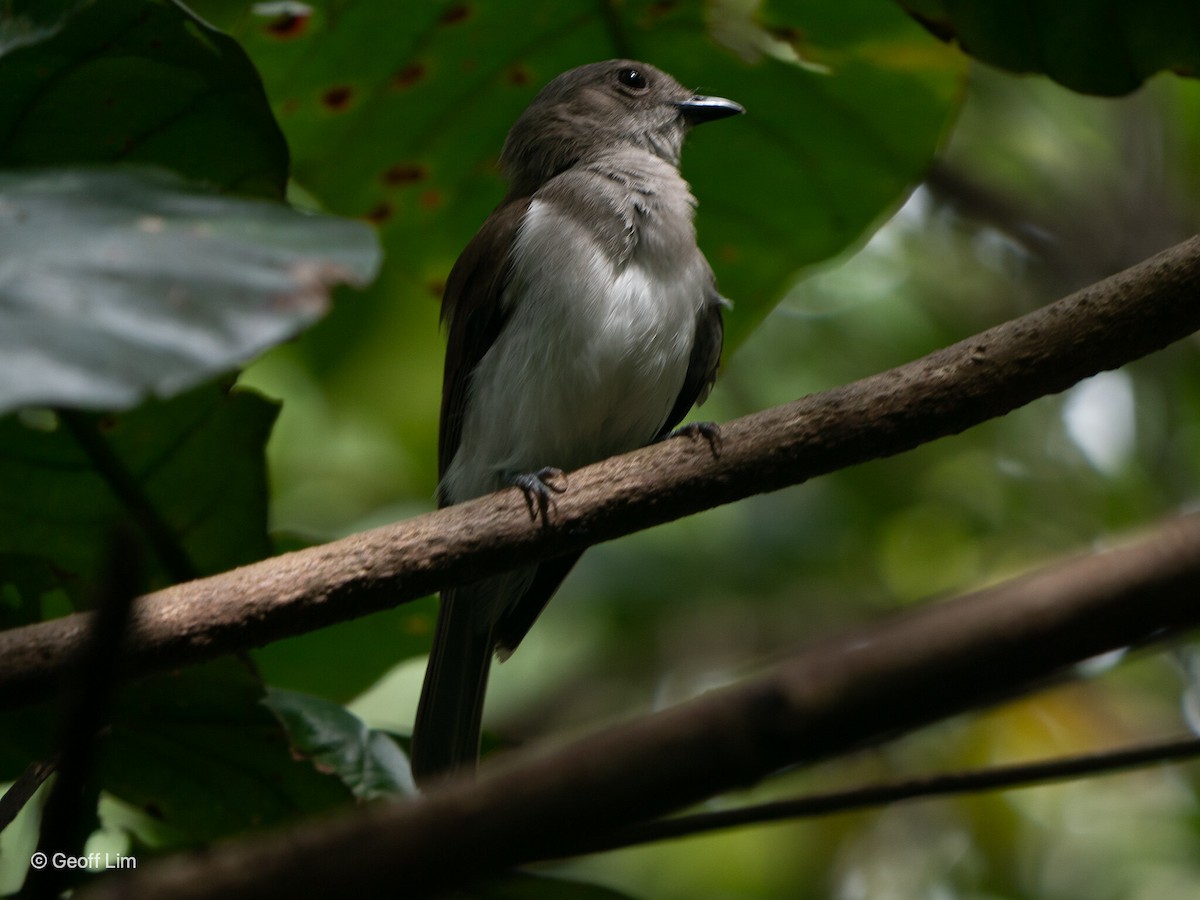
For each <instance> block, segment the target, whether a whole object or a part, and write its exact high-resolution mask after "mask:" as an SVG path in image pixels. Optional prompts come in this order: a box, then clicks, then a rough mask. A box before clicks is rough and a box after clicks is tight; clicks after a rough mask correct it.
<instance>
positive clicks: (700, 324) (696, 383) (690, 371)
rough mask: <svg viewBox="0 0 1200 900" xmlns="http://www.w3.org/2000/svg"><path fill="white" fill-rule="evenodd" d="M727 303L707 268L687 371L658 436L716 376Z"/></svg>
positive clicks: (704, 392)
mask: <svg viewBox="0 0 1200 900" xmlns="http://www.w3.org/2000/svg"><path fill="white" fill-rule="evenodd" d="M726 305H728V301H726V300H725V299H724V298H723V297H722V296H721V295H720V294H719V293H717V284H716V281H715V279H714V278H713V276H712V272H711V271H710V272H709V275H708V281H707V283H706V287H705V292H704V305H703V306H702V307H701V308H700V312H699V313H698V314H697V317H696V340H695V343H693V344H692V355H691V357H690V358H689V359H688V367H687V374H686V375H684V377H683V387H682V388H680V391H679V396H678V397H676V398H675V405H674V406H673V407H671V412H670V414H668V416H667V421H666V422H665V423H664V424H663V427H662V430H661V431H660V432H659V433H658V437H659V438H663V437H666V436H667V435H668V434H670V433H671V430H672V429H673V428H674V427H675V426H676V425H678V424H679V423H680V422H682V421H683V417H684V416H686V415H687V414H688V410H689V409H691V408H692V407H693V406H697V405H699V404H701V403H703V402H704V401H705V400H706V399H707V398H708V392H709V391H710V390H712V386H713V382H714V381H716V379H717V367H718V366H719V365H720V363H721V347H722V345H723V344H724V342H725V324H724V322H722V320H721V307H723V306H726Z"/></svg>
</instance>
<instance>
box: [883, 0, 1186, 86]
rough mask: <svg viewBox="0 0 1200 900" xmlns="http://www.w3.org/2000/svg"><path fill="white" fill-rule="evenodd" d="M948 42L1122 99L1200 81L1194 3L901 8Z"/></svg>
mask: <svg viewBox="0 0 1200 900" xmlns="http://www.w3.org/2000/svg"><path fill="white" fill-rule="evenodd" d="M899 3H900V5H901V6H903V7H904V8H905V9H907V10H908V11H909V13H910V14H911V15H912V17H913V18H914V19H916V20H917V21H918V22H921V23H922V24H923V25H924V26H925V27H926V28H928V29H929V31H930V32H931V33H932V34H934V35H936V36H937V37H939V38H941V39H942V40H944V41H951V42H954V43H957V44H959V45H960V46H961V47H962V49H963V50H964V51H965V52H967V53H969V54H971V55H972V56H974V57H976V58H978V59H981V60H983V61H984V62H987V63H991V64H992V65H994V66H999V67H1000V68H1002V69H1008V70H1009V71H1012V72H1038V73H1041V74H1043V75H1049V76H1050V77H1051V78H1053V79H1054V80H1055V81H1057V82H1059V83H1060V84H1063V85H1065V86H1066V87H1069V88H1071V89H1072V90H1074V91H1079V92H1081V93H1085V94H1104V95H1108V96H1116V95H1119V94H1127V93H1129V92H1130V91H1132V90H1134V89H1136V88H1137V87H1138V86H1139V85H1141V83H1142V82H1143V81H1145V80H1146V79H1147V78H1149V77H1150V76H1151V75H1154V74H1156V73H1157V72H1162V71H1174V72H1176V73H1177V74H1181V75H1190V76H1192V77H1196V76H1197V75H1198V74H1200V16H1197V14H1196V4H1195V2H1194V0H1147V2H1142V3H1129V2H1127V0H1055V2H1052V3H1019V4H1015V3H1011V2H1008V0H970V2H967V0H899Z"/></svg>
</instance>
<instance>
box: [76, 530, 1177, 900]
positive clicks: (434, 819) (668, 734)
mask: <svg viewBox="0 0 1200 900" xmlns="http://www.w3.org/2000/svg"><path fill="white" fill-rule="evenodd" d="M1198 586H1200V516H1197V515H1193V516H1187V517H1183V518H1180V519H1177V520H1175V521H1172V522H1169V523H1167V524H1165V525H1164V526H1162V527H1160V528H1159V530H1158V531H1157V532H1156V533H1154V534H1152V535H1150V536H1149V537H1148V538H1145V539H1143V540H1142V541H1140V542H1138V543H1135V544H1132V545H1128V546H1124V547H1122V548H1118V549H1112V550H1109V551H1107V552H1102V553H1097V554H1094V555H1091V556H1085V557H1080V558H1076V559H1073V560H1070V561H1067V562H1065V563H1061V564H1059V565H1057V566H1054V567H1051V568H1048V569H1045V570H1042V571H1040V572H1035V573H1033V574H1031V575H1027V576H1025V577H1023V578H1019V579H1015V580H1013V581H1011V582H1008V583H1005V584H1002V585H999V586H996V587H993V588H990V589H987V590H984V591H979V592H976V593H974V594H970V595H967V596H964V597H961V598H959V599H957V600H953V601H949V602H945V603H939V604H930V605H928V606H925V607H920V608H917V609H914V610H911V611H909V612H907V613H904V614H900V615H896V616H893V617H891V618H890V619H888V620H885V621H883V622H880V623H877V624H875V625H872V626H869V627H866V628H860V629H857V630H854V631H852V632H850V633H848V634H846V635H844V636H842V637H840V638H835V639H832V640H824V641H822V642H821V643H820V644H818V645H815V646H812V647H809V648H808V649H807V650H804V651H802V652H800V653H798V654H797V655H796V656H795V657H793V659H792V660H791V661H789V662H787V663H786V664H784V665H782V666H780V667H778V668H776V669H775V670H774V671H772V672H771V673H770V674H768V675H766V676H765V677H761V678H758V679H754V680H751V681H748V682H746V683H743V684H739V685H735V686H733V687H730V688H726V689H723V690H719V691H714V692H712V693H709V694H707V695H704V696H702V697H699V698H697V699H695V700H693V701H691V702H688V703H684V704H681V705H679V706H677V707H674V708H672V709H668V710H666V711H664V712H661V713H657V714H654V715H651V716H647V717H645V718H642V719H638V720H635V721H632V722H629V723H626V724H624V725H621V726H618V727H616V728H611V729H608V730H606V731H603V732H600V733H598V734H595V735H592V736H589V737H587V738H585V739H583V740H580V741H578V742H576V743H574V744H571V745H569V746H567V747H565V748H563V749H561V750H558V751H557V752H552V753H551V752H543V753H542V754H540V755H539V754H536V753H514V754H512V755H511V756H509V757H507V758H505V757H501V758H500V760H499V761H498V762H495V763H492V764H491V765H487V764H485V765H484V767H483V769H482V770H481V774H480V780H479V781H477V782H470V781H465V782H464V781H457V782H452V783H449V784H447V785H446V786H445V787H443V788H441V789H439V790H435V791H433V792H431V793H429V794H427V795H425V796H423V797H421V798H419V799H416V800H411V801H398V802H394V803H381V804H378V805H375V806H371V807H368V808H366V809H364V810H360V811H357V812H355V813H353V814H349V815H343V816H341V817H340V818H337V819H332V820H326V821H322V822H313V823H309V824H307V825H304V826H301V827H297V828H293V829H290V830H288V831H286V832H282V833H278V834H275V835H269V836H256V837H251V838H248V839H241V840H237V841H231V842H229V843H227V844H225V845H224V846H221V847H216V848H213V849H210V850H207V851H203V852H197V853H187V854H181V855H179V856H177V857H174V858H171V859H168V860H165V861H164V862H162V863H161V864H158V865H156V866H153V867H148V868H147V869H145V870H144V871H142V872H139V873H137V874H136V875H133V876H132V877H129V878H124V877H120V876H118V877H116V878H113V879H112V880H108V881H105V882H104V883H102V884H99V885H97V889H96V890H95V891H94V892H86V896H88V897H89V898H91V900H97V898H107V900H113V898H120V897H138V898H141V900H152V898H159V897H161V898H164V900H165V898H171V900H200V898H216V897H220V898H223V900H227V898H251V897H265V896H292V895H297V896H309V895H322V896H324V895H334V894H336V895H338V896H355V897H360V896H361V897H372V896H397V895H404V896H413V895H422V894H424V893H426V892H432V891H434V890H438V889H442V888H446V887H449V886H453V885H456V884H463V883H466V882H469V881H470V880H471V879H472V878H476V877H480V876H483V875H487V874H491V873H495V872H499V871H502V870H504V869H507V868H509V867H511V866H514V865H519V864H522V863H526V862H530V861H534V860H538V859H545V858H548V857H553V856H558V855H561V854H563V853H565V852H580V851H581V850H584V849H587V848H589V847H591V846H597V847H599V846H604V844H605V842H606V838H607V836H608V835H610V834H611V833H612V832H613V831H614V830H617V829H621V828H623V827H627V826H629V825H632V824H635V823H638V822H643V821H646V820H648V819H651V818H655V817H658V816H661V815H664V814H666V813H669V812H672V811H674V810H677V809H679V808H681V807H684V806H687V805H689V804H692V803H696V802H699V801H701V800H704V799H706V798H708V797H711V796H713V795H715V794H719V793H721V792H724V791H728V790H731V789H735V788H741V787H745V786H748V785H751V784H753V783H755V782H756V781H758V780H760V779H762V778H764V777H766V776H767V775H769V774H771V773H772V772H774V771H777V770H778V769H780V768H782V767H784V766H791V765H797V764H804V763H810V762H813V761H815V760H819V759H822V758H826V757H830V756H834V755H837V754H840V753H844V752H846V751H849V750H853V749H855V748H859V747H863V746H867V745H870V744H874V743H877V742H879V741H881V740H884V739H887V738H889V737H893V736H895V735H897V734H900V733H902V732H905V731H909V730H911V729H913V728H916V727H919V726H921V725H923V724H926V723H928V722H931V721H934V720H936V719H940V718H944V717H946V716H949V715H953V714H955V713H959V712H962V711H964V710H966V709H969V708H972V707H976V706H979V705H982V704H985V703H989V702H992V701H994V700H996V699H998V698H1000V697H1004V696H1008V695H1012V694H1015V693H1017V692H1020V691H1024V690H1028V689H1029V688H1030V687H1031V686H1036V685H1037V684H1039V683H1042V682H1044V681H1045V680H1047V679H1049V678H1052V677H1055V676H1057V675H1061V674H1062V673H1064V672H1066V671H1068V670H1069V668H1070V667H1071V666H1073V665H1075V664H1077V663H1079V662H1082V661H1084V660H1086V659H1088V658H1090V657H1093V656H1095V655H1097V654H1100V653H1104V652H1108V651H1112V650H1116V649H1119V648H1122V647H1126V646H1128V645H1130V644H1141V643H1145V642H1149V641H1153V640H1162V639H1164V638H1165V637H1168V636H1171V635H1177V634H1179V633H1180V632H1181V631H1182V630H1184V629H1188V628H1194V627H1196V626H1197V625H1200V604H1197V603H1196V602H1195V598H1196V596H1197V587H1198Z"/></svg>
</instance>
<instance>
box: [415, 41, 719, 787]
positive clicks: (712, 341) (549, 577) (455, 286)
mask: <svg viewBox="0 0 1200 900" xmlns="http://www.w3.org/2000/svg"><path fill="white" fill-rule="evenodd" d="M737 112H741V108H740V107H739V106H737V104H734V103H731V102H730V101H727V100H721V99H720V98H708V97H699V96H697V95H695V94H693V93H692V92H690V91H687V90H685V89H684V88H683V87H681V86H680V85H679V84H678V83H677V82H676V81H675V80H674V79H672V78H671V77H670V76H669V75H667V74H666V73H664V72H660V71H659V70H657V69H655V68H653V67H652V66H648V65H645V64H643V63H637V62H632V61H629V60H610V61H608V62H604V63H596V64H594V65H590V66H583V67H581V68H578V69H573V70H571V71H570V72H566V73H564V74H563V75H560V76H559V77H558V78H556V79H554V80H553V81H552V82H550V84H548V85H547V86H546V87H545V88H544V89H543V90H542V92H541V93H540V94H538V96H537V97H536V98H535V99H534V101H533V102H532V103H531V104H530V105H529V107H528V108H527V109H526V110H525V112H524V113H523V114H522V115H521V117H520V118H519V119H518V120H517V122H516V124H514V126H513V128H512V130H511V131H510V133H509V136H508V139H507V141H506V142H505V146H504V152H503V154H502V156H501V164H502V167H503V169H504V173H505V175H506V176H507V177H508V179H509V182H510V189H509V192H508V195H507V197H506V198H505V200H504V201H503V202H502V203H501V204H500V206H499V207H497V209H496V210H495V211H494V212H493V213H492V215H491V216H490V217H489V219H488V220H487V222H485V223H484V226H483V227H482V228H481V229H480V231H479V233H478V234H476V236H475V238H474V239H473V240H472V241H471V243H470V244H469V245H468V246H467V248H466V249H465V250H464V251H463V253H462V255H461V256H460V257H459V260H458V262H457V263H456V264H455V267H454V269H453V271H452V272H451V275H450V278H449V280H448V282H447V286H446V293H445V296H444V298H443V305H442V315H443V319H444V320H445V321H446V322H447V324H448V326H449V339H448V345H447V355H446V371H445V380H444V386H443V396H442V416H441V430H440V433H439V473H440V476H441V482H440V484H439V488H438V496H439V502H440V504H441V505H448V504H451V503H459V502H462V501H464V500H467V499H470V498H473V497H477V496H480V495H482V494H485V493H489V492H491V491H495V490H498V489H499V488H502V487H504V486H506V485H508V484H512V483H513V478H514V476H518V475H523V474H528V473H531V472H536V471H538V470H539V469H542V468H544V467H548V466H552V467H556V468H559V469H563V470H570V469H574V468H578V467H580V466H583V465H587V464H588V463H592V462H596V461H598V460H600V459H604V458H606V457H608V456H611V455H614V454H617V453H623V452H626V451H629V450H632V449H634V448H636V447H639V446H643V445H645V444H647V443H650V442H651V441H653V440H656V439H658V438H660V437H663V436H665V435H666V434H667V433H668V432H669V431H670V430H671V429H672V428H674V427H675V425H677V424H678V423H679V421H680V420H681V419H682V418H683V416H684V415H685V414H686V413H687V411H688V409H690V408H691V406H692V405H693V404H694V403H697V402H700V401H702V400H703V398H704V397H705V396H706V395H707V393H708V390H709V388H710V386H711V384H712V381H713V378H714V377H715V374H716V368H717V362H718V359H719V357H720V351H721V333H722V328H721V316H720V309H721V304H722V300H721V297H720V295H719V294H718V293H717V289H716V285H715V282H714V279H713V275H712V270H711V269H710V267H709V265H708V262H707V261H706V260H705V258H704V256H703V254H702V253H701V252H700V250H699V248H698V247H697V245H696V234H695V229H694V227H693V224H692V219H693V215H694V209H695V200H694V198H693V197H692V194H691V191H690V189H689V187H688V185H687V183H686V182H685V181H684V180H683V178H682V177H681V176H680V174H679V170H678V166H679V154H680V149H681V147H682V144H683V139H684V136H685V135H686V133H687V130H688V128H689V127H690V126H691V125H693V124H696V123H697V122H702V121H707V120H709V119H713V118H720V117H723V116H727V115H731V114H734V113H737ZM576 558H577V555H575V556H572V557H570V558H566V559H559V560H550V561H548V562H545V563H542V564H540V565H539V566H530V567H526V568H523V569H519V570H516V571H514V572H509V573H505V574H503V575H500V576H496V577H494V578H489V579H486V580H483V581H479V582H476V583H474V584H470V585H468V586H466V587H460V588H455V589H453V590H447V591H444V592H443V594H442V604H441V609H440V612H439V616H438V625H437V633H436V634H435V637H434V646H433V652H432V654H431V656H430V663H429V668H428V670H427V673H426V677H425V684H424V687H423V689H422V693H421V701H420V705H419V707H418V712H417V720H416V723H415V726H414V732H413V753H412V762H413V771H414V773H415V774H416V775H417V777H418V778H426V777H428V776H431V775H434V774H437V773H441V772H444V771H447V770H453V769H457V768H460V767H468V766H471V765H473V764H474V760H475V757H476V756H477V754H478V744H479V720H480V715H481V712H482V707H483V697H484V693H485V689H486V684H487V673H488V669H489V665H490V657H491V654H492V653H493V652H494V651H496V650H499V651H500V652H501V653H502V654H507V653H510V652H511V651H512V650H513V649H515V647H516V645H517V644H518V643H519V642H520V640H521V638H523V637H524V635H525V632H526V631H527V630H528V629H529V627H530V626H531V625H532V624H533V621H534V619H535V618H536V617H537V615H538V614H539V613H540V612H541V610H542V608H543V607H544V606H545V604H546V602H547V601H548V600H549V597H550V595H551V594H552V593H553V591H554V590H555V588H557V586H558V584H559V582H561V580H562V578H563V577H565V575H566V574H567V571H568V570H569V569H570V567H571V566H572V565H573V564H574V562H575V559H576Z"/></svg>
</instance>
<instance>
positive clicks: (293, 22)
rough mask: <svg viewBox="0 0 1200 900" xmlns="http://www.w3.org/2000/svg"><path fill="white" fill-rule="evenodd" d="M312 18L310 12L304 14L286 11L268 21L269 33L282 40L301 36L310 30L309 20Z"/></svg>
mask: <svg viewBox="0 0 1200 900" xmlns="http://www.w3.org/2000/svg"><path fill="white" fill-rule="evenodd" d="M311 18H312V15H311V14H309V13H306V14H303V15H297V14H296V13H284V14H283V15H280V16H277V17H276V18H274V19H272V20H271V21H270V22H268V23H267V29H266V30H267V34H269V35H270V36H271V37H273V38H276V39H277V40H281V41H288V40H291V39H292V38H297V37H300V35H302V34H304V32H305V31H307V30H308V20H309V19H311Z"/></svg>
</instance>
